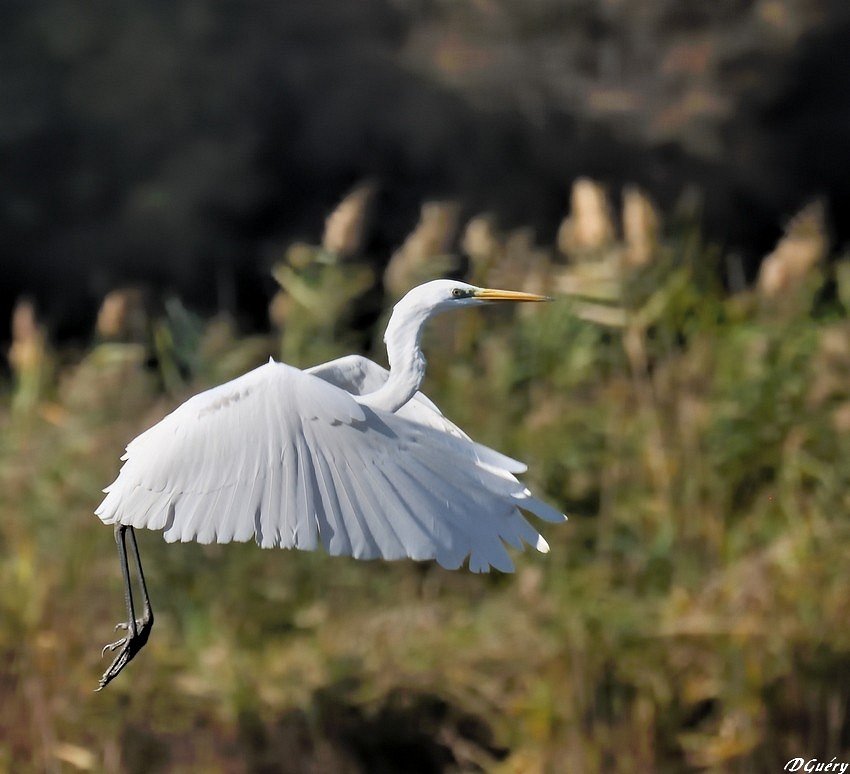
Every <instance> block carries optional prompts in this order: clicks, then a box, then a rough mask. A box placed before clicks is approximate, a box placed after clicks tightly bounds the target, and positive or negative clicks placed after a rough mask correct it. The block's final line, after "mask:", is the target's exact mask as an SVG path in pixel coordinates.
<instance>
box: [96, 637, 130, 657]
mask: <svg viewBox="0 0 850 774" xmlns="http://www.w3.org/2000/svg"><path fill="white" fill-rule="evenodd" d="M125 642H127V638H126V637H122V638H121V639H120V640H115V642H109V643H107V644H106V645H104V646H103V650H101V651H100V657H101V658H103V657H104V656H105V655H106V651H107V650H108V651H110V652H111V651H113V650H116V649H117V648H120V647H121V646H122V645H123V644H124V643H125Z"/></svg>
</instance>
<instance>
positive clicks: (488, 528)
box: [96, 280, 566, 690]
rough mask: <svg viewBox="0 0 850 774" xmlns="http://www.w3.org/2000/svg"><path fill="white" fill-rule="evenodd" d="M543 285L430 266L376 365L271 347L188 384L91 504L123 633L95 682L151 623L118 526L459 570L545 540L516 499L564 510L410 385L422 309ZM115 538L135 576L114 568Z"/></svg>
mask: <svg viewBox="0 0 850 774" xmlns="http://www.w3.org/2000/svg"><path fill="white" fill-rule="evenodd" d="M548 300H549V299H548V298H546V297H545V296H538V295H534V294H531V293H522V292H517V291H509V290H493V289H488V288H479V287H476V286H474V285H469V284H466V283H463V282H455V281H453V280H434V281H432V282H427V283H425V284H424V285H420V286H419V287H416V288H414V289H413V290H411V291H410V292H409V293H407V295H406V296H404V298H402V299H401V300H400V301H399V302H398V303H397V304H396V305H395V308H394V309H393V313H392V316H391V317H390V320H389V324H388V325H387V330H386V334H385V335H384V342H385V343H386V347H387V355H388V359H389V364H390V369H389V371H387V370H386V369H384V368H382V367H381V366H379V365H378V364H376V363H373V362H372V361H371V360H368V359H366V358H364V357H361V356H359V355H349V356H347V357H342V358H339V359H337V360H333V361H331V362H329V363H324V364H322V365H318V366H314V367H313V368H309V369H307V370H304V371H302V370H299V369H297V368H293V367H292V366H288V365H286V364H284V363H277V362H274V361H273V360H269V362H268V363H267V364H265V365H263V366H260V367H259V368H256V369H254V370H253V371H249V372H248V373H247V374H244V375H243V376H240V377H238V378H237V379H233V380H232V381H230V382H227V383H226V384H222V385H221V386H219V387H214V388H212V389H210V390H206V391H205V392H202V393H200V394H198V395H195V396H194V397H193V398H190V399H189V400H187V401H186V402H185V403H183V404H182V405H181V406H180V407H178V408H177V409H176V410H174V411H173V412H172V413H171V414H169V415H168V416H166V417H165V418H164V419H162V420H161V421H160V422H158V423H157V424H156V425H154V426H153V427H151V428H150V429H149V430H147V431H146V432H144V433H142V434H141V435H140V436H138V437H137V438H136V439H134V440H133V441H131V442H130V444H129V445H128V446H127V450H126V453H125V454H124V456H123V457H122V458H121V459H122V460H123V461H124V465H123V466H122V468H121V470H120V472H119V474H118V477H117V478H116V480H115V481H114V482H113V483H112V484H110V485H109V486H108V487H107V488H106V489H105V490H104V492H106V497H105V498H104V500H103V502H102V503H101V504H100V506H99V507H98V508H97V510H96V514H97V515H98V516H99V517H100V519H101V520H102V521H103V522H104V523H105V524H114V525H115V540H116V543H117V544H118V554H119V558H120V562H121V569H122V574H123V580H124V592H125V597H126V605H127V621H126V622H125V623H121V624H118V626H117V627H116V628H118V629H124V630H126V636H124V637H122V638H120V639H119V640H117V641H116V642H113V643H110V644H108V645H107V646H106V647H105V648H104V649H103V653H104V654H105V653H106V652H107V651H118V652H117V655H116V656H115V658H114V660H113V661H112V663H111V664H110V666H109V668H108V669H107V670H106V671H105V672H104V674H103V677H102V678H101V679H100V683H99V686H98V689H97V690H101V689H102V688H104V687H105V686H106V685H107V684H108V683H110V682H111V681H112V680H113V679H114V678H115V677H116V676H117V675H118V674H119V673H120V672H121V670H122V669H124V667H125V666H127V664H128V663H129V662H130V661H131V660H132V659H133V657H134V656H135V655H136V654H137V653H138V652H139V651H140V650H141V649H142V647H144V645H145V643H146V642H147V640H148V637H149V635H150V632H151V629H152V627H153V621H154V617H153V611H152V608H151V604H150V598H149V596H148V591H147V588H146V585H145V579H144V573H143V571H142V563H141V559H140V557H139V549H138V545H137V543H136V535H135V532H134V528H136V527H147V528H148V529H155V530H163V532H164V537H165V539H166V541H169V542H173V541H177V540H180V541H190V540H194V541H197V542H199V543H214V542H218V543H229V542H231V541H234V540H238V541H247V540H251V539H252V538H253V539H254V540H255V541H256V542H257V544H258V545H260V546H262V547H263V548H298V549H302V550H306V551H312V550H314V549H316V548H318V547H319V546H320V545H321V546H323V547H324V549H325V550H326V551H327V552H328V553H329V554H331V555H334V556H339V555H343V556H354V557H356V558H357V559H376V558H383V559H401V558H404V557H409V558H411V559H417V560H424V559H436V561H437V562H438V563H439V564H441V565H442V566H443V567H446V568H449V569H457V568H458V567H460V566H461V564H463V562H464V561H465V560H467V558H468V566H469V569H470V570H471V571H472V572H487V571H488V570H489V569H490V567H494V568H496V569H497V570H501V571H502V572H511V571H512V570H513V563H512V562H511V558H510V556H509V555H508V552H507V550H506V548H505V544H506V543H507V544H509V545H511V546H513V547H515V548H519V549H521V548H522V547H523V541H525V542H527V543H529V544H530V545H533V546H535V547H536V548H537V550H538V551H541V552H544V553H545V552H547V551H548V550H549V546H548V544H547V543H546V541H545V540H544V539H543V537H542V536H541V535H539V534H538V532H537V530H536V529H535V528H534V527H532V526H531V524H529V522H528V521H527V520H526V518H525V516H524V515H523V513H522V511H526V512H530V513H532V514H534V515H535V516H538V517H540V518H541V519H543V520H545V521H550V522H561V521H564V520H565V519H566V517H565V516H564V515H563V514H561V513H559V512H558V511H556V510H555V509H554V508H552V507H550V506H549V505H547V504H546V503H544V502H542V501H541V500H539V499H537V498H536V497H534V496H533V495H532V494H531V492H530V491H529V490H528V489H527V488H526V487H525V486H524V485H523V484H522V483H521V482H520V481H518V480H517V478H516V475H515V474H520V473H523V472H525V470H526V466H525V465H523V464H522V463H521V462H517V461H516V460H513V459H511V458H509V457H506V456H505V455H503V454H500V453H499V452H497V451H494V450H493V449H490V448H488V447H486V446H482V445H481V444H478V443H475V442H474V441H473V440H471V439H470V438H469V436H468V435H466V433H464V432H463V431H462V430H461V429H460V428H458V427H457V426H456V425H454V424H452V423H451V422H450V421H449V420H448V419H446V418H445V417H444V416H443V415H442V414H441V413H440V410H439V409H438V408H437V407H436V406H435V405H434V404H433V403H432V402H431V401H430V400H429V399H428V398H426V397H425V396H424V395H423V394H422V393H421V392H419V385H420V384H421V382H422V379H423V377H424V375H425V358H424V356H423V355H422V351H421V348H420V339H421V336H422V330H423V327H424V325H425V323H426V322H427V320H428V319H429V318H431V317H433V316H434V315H436V314H439V313H441V312H446V311H449V310H452V309H462V308H464V307H469V306H477V305H481V304H489V303H496V302H503V303H504V302H517V301H548ZM128 547H129V549H130V551H131V552H132V556H133V563H134V565H135V570H136V574H137V576H138V582H139V586H140V589H141V597H142V598H141V610H140V611H139V613H140V614H139V615H138V617H137V607H136V599H135V597H134V595H133V588H132V584H131V580H130V566H129V562H128Z"/></svg>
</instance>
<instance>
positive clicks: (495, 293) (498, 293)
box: [472, 288, 552, 301]
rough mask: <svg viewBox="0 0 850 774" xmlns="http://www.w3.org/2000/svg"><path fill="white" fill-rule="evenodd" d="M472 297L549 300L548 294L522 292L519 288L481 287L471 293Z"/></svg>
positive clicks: (507, 299) (490, 299) (508, 299)
mask: <svg viewBox="0 0 850 774" xmlns="http://www.w3.org/2000/svg"><path fill="white" fill-rule="evenodd" d="M472 297H473V298H480V299H481V300H482V301H551V300H552V299H551V298H549V296H538V295H535V294H534V293H522V292H520V291H519V290H494V289H493V288H482V289H481V290H476V291H474V292H473V293H472Z"/></svg>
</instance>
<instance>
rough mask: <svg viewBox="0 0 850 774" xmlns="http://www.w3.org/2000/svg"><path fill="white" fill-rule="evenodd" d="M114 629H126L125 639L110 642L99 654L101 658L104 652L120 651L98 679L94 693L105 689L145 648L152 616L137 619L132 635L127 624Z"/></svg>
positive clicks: (121, 624) (151, 626)
mask: <svg viewBox="0 0 850 774" xmlns="http://www.w3.org/2000/svg"><path fill="white" fill-rule="evenodd" d="M115 628H116V629H127V631H128V634H127V636H126V637H122V638H121V639H120V640H116V641H115V642H110V643H109V644H108V645H105V646H104V648H103V651H102V652H101V658H102V657H103V656H105V655H106V651H113V650H118V648H121V650H120V651H119V652H118V655H117V656H116V657H115V658H114V660H113V661H112V663H111V664H110V665H109V668H108V669H107V670H106V671H105V672H104V673H103V677H101V678H100V682H99V683H98V686H97V688H95V691H102V690H103V689H104V688H106V686H107V685H109V683H111V682H112V681H113V680H114V679H115V678H116V677H118V675H119V674H120V673H121V670H122V669H124V667H125V666H127V664H129V663H130V662H131V661H132V660H133V657H134V656H135V655H136V654H137V653H138V652H139V651H140V650H141V649H142V648H143V647H144V646H145V643H146V642H147V641H148V637H150V633H151V629H153V615H147V616H145V617H144V618H137V619H136V631H135V633H133V631H132V628H131V627H130V624H128V623H120V624H118V625H117V626H116V627H115Z"/></svg>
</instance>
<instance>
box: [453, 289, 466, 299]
mask: <svg viewBox="0 0 850 774" xmlns="http://www.w3.org/2000/svg"><path fill="white" fill-rule="evenodd" d="M466 295H467V292H466V291H465V290H464V289H463V288H455V289H454V290H453V291H452V297H453V298H464V297H465V296H466Z"/></svg>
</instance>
